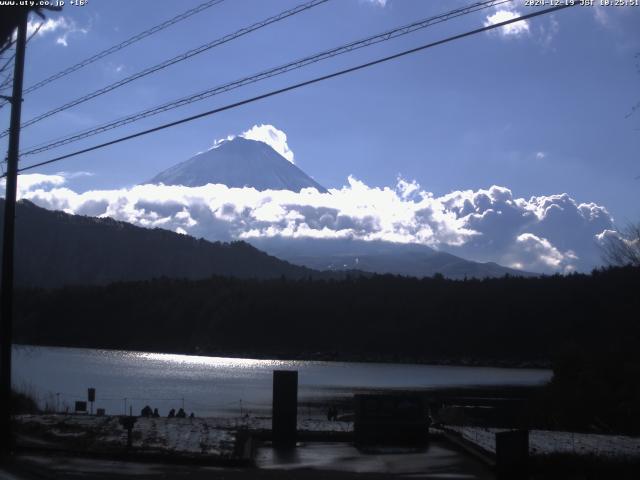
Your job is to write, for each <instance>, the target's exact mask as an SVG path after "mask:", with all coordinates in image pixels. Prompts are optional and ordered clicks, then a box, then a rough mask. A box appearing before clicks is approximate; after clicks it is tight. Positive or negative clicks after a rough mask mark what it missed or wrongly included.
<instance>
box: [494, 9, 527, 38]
mask: <svg viewBox="0 0 640 480" xmlns="http://www.w3.org/2000/svg"><path fill="white" fill-rule="evenodd" d="M519 16H520V13H519V12H518V11H516V10H514V9H505V8H500V9H498V11H496V12H495V13H493V14H492V15H487V18H486V20H485V22H484V26H485V27H489V26H491V25H496V24H498V23H502V22H506V21H507V20H512V19H514V18H518V17H519ZM499 32H500V35H501V36H503V37H519V36H521V35H524V34H527V33H529V22H528V21H527V20H521V21H519V22H515V23H510V24H509V25H505V26H503V27H501V28H500V29H499Z"/></svg>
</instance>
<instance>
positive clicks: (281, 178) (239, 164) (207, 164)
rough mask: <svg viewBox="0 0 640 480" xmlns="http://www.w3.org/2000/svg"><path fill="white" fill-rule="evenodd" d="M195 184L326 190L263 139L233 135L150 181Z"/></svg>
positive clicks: (296, 190)
mask: <svg viewBox="0 0 640 480" xmlns="http://www.w3.org/2000/svg"><path fill="white" fill-rule="evenodd" d="M147 183H153V184H159V183H163V184H165V185H185V186H188V187H198V186H201V185H207V184H209V183H220V184H223V185H226V186H228V187H237V188H242V187H253V188H255V189H256V190H291V191H294V192H299V191H300V190H301V189H303V188H309V187H313V188H316V189H317V190H318V191H320V192H326V191H327V190H326V189H325V188H324V187H323V186H321V185H320V184H318V183H317V182H316V181H315V180H313V179H312V178H311V177H310V176H308V175H307V174H306V173H304V172H303V171H302V170H300V169H299V168H298V167H296V166H295V165H294V164H292V163H291V162H289V161H288V160H287V159H285V158H284V157H283V156H282V155H280V154H279V153H277V152H276V151H275V150H274V149H273V148H271V147H270V146H269V145H267V144H266V143H263V142H258V141H255V140H247V139H245V138H242V137H236V138H234V139H233V140H226V141H224V142H222V143H221V144H220V145H219V146H217V147H215V148H213V149H211V150H208V151H206V152H204V153H200V154H198V155H196V156H195V157H193V158H191V159H189V160H187V161H185V162H182V163H179V164H178V165H174V166H173V167H171V168H169V169H167V170H165V171H163V172H160V173H159V174H158V175H156V176H155V177H153V178H152V179H151V180H150V181H149V182H147Z"/></svg>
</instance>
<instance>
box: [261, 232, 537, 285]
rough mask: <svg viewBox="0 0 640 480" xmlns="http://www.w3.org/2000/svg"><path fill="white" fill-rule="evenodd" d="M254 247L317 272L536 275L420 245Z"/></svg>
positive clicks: (330, 242)
mask: <svg viewBox="0 0 640 480" xmlns="http://www.w3.org/2000/svg"><path fill="white" fill-rule="evenodd" d="M250 243H251V244H252V245H254V246H255V247H257V248H259V249H260V250H264V251H265V252H268V253H270V254H271V255H274V256H276V257H278V258H281V259H283V260H287V261H288V262H291V263H293V264H296V265H304V266H306V267H309V268H313V269H315V270H331V271H343V270H360V271H363V272H371V273H392V274H396V275H405V276H412V277H431V276H433V275H434V274H436V273H441V274H442V275H444V276H445V277H447V278H451V279H463V278H465V277H468V278H472V277H474V278H492V277H502V276H504V275H506V274H509V275H514V276H533V275H535V274H533V273H529V272H523V271H520V270H515V269H512V268H507V267H503V266H501V265H498V264H497V263H493V262H488V263H480V262H473V261H470V260H465V259H464V258H460V257H457V256H455V255H452V254H450V253H446V252H439V251H437V250H434V249H432V248H429V247H427V246H424V245H416V244H402V243H391V242H381V241H371V242H365V241H358V240H351V239H286V238H264V239H252V240H250Z"/></svg>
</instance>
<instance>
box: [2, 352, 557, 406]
mask: <svg viewBox="0 0 640 480" xmlns="http://www.w3.org/2000/svg"><path fill="white" fill-rule="evenodd" d="M13 358H14V361H13V372H14V382H15V385H16V386H17V387H19V388H25V387H26V388H27V389H29V390H32V391H33V392H35V393H36V394H38V395H39V396H40V397H41V398H45V397H46V396H49V397H51V396H56V397H57V398H56V401H58V402H60V403H66V404H67V405H73V402H74V401H75V400H86V397H87V388H88V387H95V388H96V389H97V398H96V408H106V409H107V413H118V414H119V413H122V412H123V411H124V409H125V408H132V409H133V411H135V412H139V411H140V409H142V408H143V407H144V406H145V405H150V406H152V407H154V408H155V407H157V408H158V409H159V410H160V414H161V415H166V413H167V412H168V411H169V410H170V409H171V408H175V409H176V410H177V409H178V408H179V407H181V406H182V405H183V404H184V408H185V410H186V411H187V413H190V412H194V413H195V414H196V415H197V416H219V415H220V416H227V415H228V416H238V415H241V414H242V415H244V414H246V413H249V414H250V415H265V414H269V412H270V404H271V375H272V373H271V372H272V371H273V370H275V369H278V370H281V369H295V370H298V371H299V379H300V381H299V400H300V403H301V404H306V403H313V402H316V403H317V402H319V403H322V402H323V401H325V400H326V401H329V400H330V399H333V398H336V397H346V396H350V395H352V394H353V393H354V392H355V391H361V390H363V389H364V390H366V389H429V388H438V387H460V386H483V385H536V384H542V383H544V382H546V381H548V380H549V379H550V376H551V372H550V371H548V370H525V369H505V368H487V367H449V366H430V365H393V364H381V363H369V364H367V363H345V362H316V361H282V360H256V359H247V358H226V357H204V356H193V355H176V354H164V353H152V352H129V351H112V350H92V349H80V348H57V347H16V348H14V354H13ZM323 399H324V400H323ZM125 405H126V407H125Z"/></svg>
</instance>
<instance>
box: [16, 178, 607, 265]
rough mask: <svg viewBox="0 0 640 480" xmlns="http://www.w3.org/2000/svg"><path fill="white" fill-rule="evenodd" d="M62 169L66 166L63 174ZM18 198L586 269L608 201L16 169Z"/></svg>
mask: <svg viewBox="0 0 640 480" xmlns="http://www.w3.org/2000/svg"><path fill="white" fill-rule="evenodd" d="M66 176H67V177H68V176H69V175H68V174H66ZM19 185H20V192H19V195H20V197H21V198H26V199H29V200H31V201H33V202H34V203H36V204H38V205H40V206H43V207H45V208H50V209H60V210H64V211H66V212H68V213H74V214H82V215H90V216H101V217H106V216H108V217H112V218H115V219H118V220H123V221H127V222H130V223H133V224H136V225H140V226H143V227H150V228H152V227H159V228H165V229H169V230H172V231H176V232H179V233H188V234H190V235H193V236H196V237H204V238H207V239H209V240H223V241H228V240H233V239H246V240H251V239H255V238H264V237H269V238H285V239H293V238H333V239H358V240H366V241H370V240H383V241H390V242H400V243H418V244H422V245H427V246H430V247H433V248H437V249H440V250H444V251H448V252H450V253H453V254H457V255H460V256H462V257H464V258H469V259H471V260H476V261H494V262H497V263H501V264H503V265H508V266H513V267H516V268H521V269H524V270H531V271H537V272H547V273H550V272H569V271H572V270H574V269H576V270H590V269H591V268H593V267H594V266H595V265H596V264H598V263H599V262H600V250H599V248H598V244H597V243H598V242H597V241H598V236H602V235H605V233H603V232H605V231H607V230H613V221H612V219H611V216H610V215H609V213H608V212H607V210H606V209H605V208H604V207H602V206H599V205H596V204H594V203H578V202H576V201H575V200H574V199H572V198H571V197H570V196H569V195H567V194H559V195H550V196H537V197H531V198H529V199H524V198H517V197H514V196H513V194H512V192H511V190H509V189H508V188H505V187H499V186H492V187H491V188H489V189H486V190H485V189H480V190H475V191H473V190H464V191H454V192H451V193H449V194H447V195H443V196H440V197H436V196H435V195H433V194H432V193H430V192H427V191H424V190H422V189H421V188H420V186H419V185H418V184H417V183H416V182H415V181H414V182H409V181H406V180H404V179H402V178H399V179H398V181H397V185H396V186H395V187H394V188H390V187H385V188H377V187H369V186H368V185H366V184H365V183H363V182H361V181H359V180H357V179H355V178H353V177H350V178H349V180H348V184H347V185H345V186H343V187H341V188H336V189H331V190H330V192H329V193H325V194H323V193H318V192H317V191H316V190H315V189H304V190H302V191H301V192H299V193H296V192H290V191H286V190H278V191H273V190H271V191H269V190H267V191H257V190H255V189H253V188H227V187H226V186H224V185H211V184H210V185H205V186H202V187H184V186H164V185H138V186H135V187H131V188H123V189H118V190H94V191H87V192H83V193H77V192H74V191H73V190H72V189H70V188H69V187H68V185H67V183H66V178H65V176H63V175H52V176H48V175H41V174H35V175H21V176H20V180H19Z"/></svg>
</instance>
